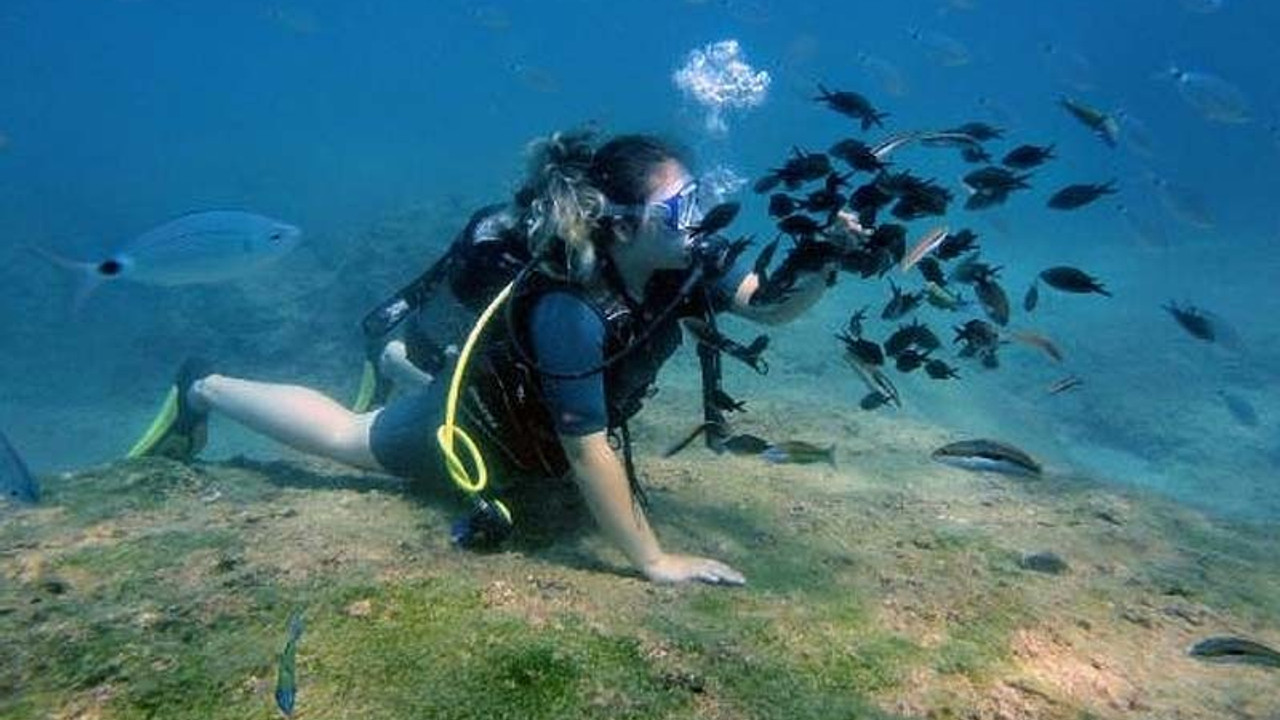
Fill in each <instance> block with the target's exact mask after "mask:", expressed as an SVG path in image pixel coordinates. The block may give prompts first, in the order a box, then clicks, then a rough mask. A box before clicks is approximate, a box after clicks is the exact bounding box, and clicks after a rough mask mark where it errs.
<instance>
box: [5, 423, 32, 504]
mask: <svg viewBox="0 0 1280 720" xmlns="http://www.w3.org/2000/svg"><path fill="white" fill-rule="evenodd" d="M0 498H2V499H4V500H8V501H10V502H18V503H23V504H27V505H30V504H34V503H36V502H39V500H40V483H39V481H37V480H36V478H35V476H34V475H32V474H31V471H30V470H28V469H27V464H26V463H24V462H22V458H21V457H20V456H19V455H18V451H17V450H14V449H13V445H11V444H10V443H9V438H7V437H5V435H4V433H2V432H0Z"/></svg>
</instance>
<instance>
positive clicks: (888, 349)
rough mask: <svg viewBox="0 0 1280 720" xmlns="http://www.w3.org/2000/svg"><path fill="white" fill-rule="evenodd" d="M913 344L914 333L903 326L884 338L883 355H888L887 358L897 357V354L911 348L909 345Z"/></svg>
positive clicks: (909, 328)
mask: <svg viewBox="0 0 1280 720" xmlns="http://www.w3.org/2000/svg"><path fill="white" fill-rule="evenodd" d="M914 342H915V338H914V333H913V332H912V330H911V326H910V325H903V326H901V327H899V328H898V329H897V330H895V331H893V334H892V335H890V336H889V337H887V338H885V341H884V354H885V355H888V356H889V357H897V356H898V354H899V353H901V352H902V351H904V350H906V349H907V348H909V347H911V345H912V344H913V343H914ZM873 364H879V363H873Z"/></svg>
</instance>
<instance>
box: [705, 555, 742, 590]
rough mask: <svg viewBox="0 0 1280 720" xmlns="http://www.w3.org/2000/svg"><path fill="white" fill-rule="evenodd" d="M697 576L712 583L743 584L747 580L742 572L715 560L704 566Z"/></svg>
mask: <svg viewBox="0 0 1280 720" xmlns="http://www.w3.org/2000/svg"><path fill="white" fill-rule="evenodd" d="M697 577H698V580H699V581H701V582H704V583H708V584H710V585H743V584H745V583H746V582H747V579H746V578H745V577H743V575H742V573H740V572H738V571H737V570H734V569H733V568H731V567H729V566H728V565H725V564H723V563H718V562H714V561H713V562H712V563H710V564H708V566H707V567H705V568H703V569H702V571H701V572H699V573H698V576H697Z"/></svg>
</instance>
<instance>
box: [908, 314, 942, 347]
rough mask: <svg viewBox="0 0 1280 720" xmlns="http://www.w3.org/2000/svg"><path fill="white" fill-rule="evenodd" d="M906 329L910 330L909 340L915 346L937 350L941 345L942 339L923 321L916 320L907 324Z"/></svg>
mask: <svg viewBox="0 0 1280 720" xmlns="http://www.w3.org/2000/svg"><path fill="white" fill-rule="evenodd" d="M907 329H908V330H910V331H911V342H912V344H913V345H915V346H916V347H918V348H921V349H923V350H937V349H938V348H940V347H942V341H941V340H939V339H938V336H937V335H935V334H934V332H933V331H932V330H930V329H929V326H927V325H925V324H924V323H922V322H920V321H918V320H917V321H915V322H913V323H911V324H910V325H908V326H907Z"/></svg>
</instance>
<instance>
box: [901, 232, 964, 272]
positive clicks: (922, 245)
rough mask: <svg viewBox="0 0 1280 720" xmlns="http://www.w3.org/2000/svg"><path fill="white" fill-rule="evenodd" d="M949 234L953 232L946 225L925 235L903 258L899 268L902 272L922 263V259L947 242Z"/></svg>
mask: <svg viewBox="0 0 1280 720" xmlns="http://www.w3.org/2000/svg"><path fill="white" fill-rule="evenodd" d="M949 232H951V231H950V229H949V228H948V227H947V226H946V225H940V226H938V227H936V228H934V229H932V230H930V231H929V232H927V233H925V234H924V236H923V237H921V238H920V239H919V240H917V241H916V244H915V245H913V246H912V247H911V250H910V251H908V252H907V253H906V254H905V255H903V256H902V263H901V264H900V266H899V267H900V268H901V269H902V272H906V271H908V270H910V269H911V268H912V266H914V265H915V264H916V263H918V262H920V258H923V257H924V256H925V255H928V254H929V252H930V251H931V250H933V249H934V248H936V247H938V246H939V245H941V244H942V243H943V242H945V241H946V239H947V234H948V233H949Z"/></svg>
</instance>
